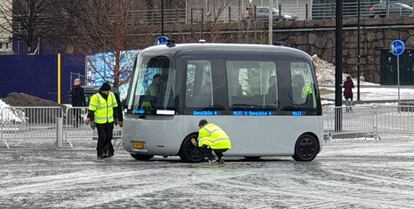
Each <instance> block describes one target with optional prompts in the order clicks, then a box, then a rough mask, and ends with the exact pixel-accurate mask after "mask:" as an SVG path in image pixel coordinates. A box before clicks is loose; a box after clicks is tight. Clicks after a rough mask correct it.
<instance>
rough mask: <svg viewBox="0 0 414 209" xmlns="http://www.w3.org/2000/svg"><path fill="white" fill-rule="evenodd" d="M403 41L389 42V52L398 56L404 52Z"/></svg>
mask: <svg viewBox="0 0 414 209" xmlns="http://www.w3.org/2000/svg"><path fill="white" fill-rule="evenodd" d="M404 49H405V46H404V42H402V41H401V40H394V41H392V43H391V53H392V54H393V55H395V56H400V55H402V54H403V53H404Z"/></svg>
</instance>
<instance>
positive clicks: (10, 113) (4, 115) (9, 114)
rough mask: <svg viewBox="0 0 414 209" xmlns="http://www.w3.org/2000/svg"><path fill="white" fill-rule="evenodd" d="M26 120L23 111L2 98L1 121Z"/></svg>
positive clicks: (0, 103) (0, 102) (14, 121)
mask: <svg viewBox="0 0 414 209" xmlns="http://www.w3.org/2000/svg"><path fill="white" fill-rule="evenodd" d="M25 121H26V119H25V115H24V113H23V112H21V111H18V110H16V109H15V108H13V107H11V106H10V105H8V104H6V103H5V102H3V101H2V100H1V99H0V122H2V123H6V122H8V123H24V122H25Z"/></svg>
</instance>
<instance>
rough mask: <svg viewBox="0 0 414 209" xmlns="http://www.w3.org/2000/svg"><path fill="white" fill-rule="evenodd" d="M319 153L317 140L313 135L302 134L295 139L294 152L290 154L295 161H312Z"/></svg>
mask: <svg viewBox="0 0 414 209" xmlns="http://www.w3.org/2000/svg"><path fill="white" fill-rule="evenodd" d="M318 153H319V142H318V140H317V139H316V137H314V136H313V135H310V134H303V135H302V136H300V137H299V139H298V140H297V141H296V145H295V154H294V155H293V156H292V157H293V159H295V160H296V161H312V160H313V159H315V157H316V155H317V154H318Z"/></svg>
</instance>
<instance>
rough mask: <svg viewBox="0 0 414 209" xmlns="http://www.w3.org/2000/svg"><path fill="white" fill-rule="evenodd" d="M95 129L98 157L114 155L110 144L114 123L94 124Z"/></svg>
mask: <svg viewBox="0 0 414 209" xmlns="http://www.w3.org/2000/svg"><path fill="white" fill-rule="evenodd" d="M96 129H98V144H97V146H96V152H97V154H98V156H102V155H103V154H108V153H114V148H113V147H112V142H111V140H112V136H113V130H114V123H105V124H96Z"/></svg>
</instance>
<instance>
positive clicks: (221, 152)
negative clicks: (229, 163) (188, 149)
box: [199, 147, 227, 160]
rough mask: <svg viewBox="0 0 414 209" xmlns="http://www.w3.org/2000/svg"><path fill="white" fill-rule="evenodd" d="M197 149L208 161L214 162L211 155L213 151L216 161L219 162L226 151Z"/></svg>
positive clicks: (205, 148) (206, 148) (207, 148)
mask: <svg viewBox="0 0 414 209" xmlns="http://www.w3.org/2000/svg"><path fill="white" fill-rule="evenodd" d="M199 149H200V150H201V152H202V153H203V154H204V155H205V156H206V157H207V158H208V159H209V160H214V158H215V157H214V155H213V151H214V153H215V154H216V156H217V157H218V160H220V159H221V158H222V157H223V152H225V151H227V149H216V150H212V149H210V148H209V147H200V148H199Z"/></svg>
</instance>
